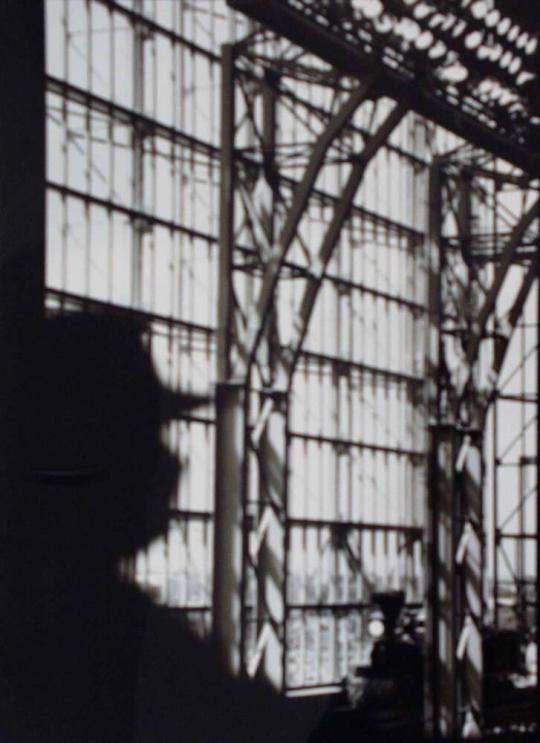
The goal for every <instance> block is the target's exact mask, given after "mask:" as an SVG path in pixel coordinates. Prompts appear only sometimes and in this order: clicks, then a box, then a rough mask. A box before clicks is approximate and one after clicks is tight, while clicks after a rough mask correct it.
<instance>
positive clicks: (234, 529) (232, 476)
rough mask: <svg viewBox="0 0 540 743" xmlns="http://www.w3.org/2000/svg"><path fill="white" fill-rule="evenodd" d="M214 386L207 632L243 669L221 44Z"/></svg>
mask: <svg viewBox="0 0 540 743" xmlns="http://www.w3.org/2000/svg"><path fill="white" fill-rule="evenodd" d="M221 111H222V119H221V196H220V199H221V201H220V236H219V276H220V283H219V299H218V302H219V315H218V323H219V326H218V379H219V383H218V387H217V394H216V444H215V446H216V452H215V516H214V573H213V616H212V634H213V639H214V642H215V643H216V646H217V648H218V650H219V653H220V656H221V659H222V662H223V664H224V666H225V668H226V669H227V670H228V671H229V672H230V673H232V674H234V675H238V674H240V673H241V672H242V670H243V667H244V659H243V649H244V638H243V609H242V607H243V593H244V537H243V531H244V505H245V504H244V500H245V479H246V457H245V451H246V406H247V403H248V401H247V399H246V380H245V379H243V378H242V379H238V380H233V379H231V367H232V364H231V351H232V329H231V323H232V317H233V289H232V271H233V254H234V185H233V184H234V160H233V158H234V134H235V106H234V49H233V46H232V45H230V44H225V45H224V46H223V47H222V100H221Z"/></svg>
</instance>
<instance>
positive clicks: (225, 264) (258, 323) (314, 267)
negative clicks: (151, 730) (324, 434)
mask: <svg viewBox="0 0 540 743" xmlns="http://www.w3.org/2000/svg"><path fill="white" fill-rule="evenodd" d="M236 51H237V48H235V47H233V46H231V45H226V46H225V47H224V48H223V78H222V79H223V98H222V184H221V236H220V272H221V286H220V303H219V306H220V318H219V323H220V325H219V336H220V337H219V349H220V351H219V355H220V384H219V386H218V395H217V400H218V405H217V412H216V415H217V420H216V422H217V429H216V436H217V439H216V450H217V456H216V474H215V477H216V490H215V493H216V506H215V508H216V523H215V558H214V560H215V562H214V564H215V572H214V618H213V620H214V621H213V627H214V636H215V640H216V642H217V644H218V646H219V647H220V648H221V653H222V658H223V661H224V663H225V664H226V666H227V667H228V668H229V670H230V671H231V672H232V673H235V674H240V673H247V674H248V675H254V674H255V673H258V674H261V673H262V674H263V676H264V677H265V678H266V679H267V680H268V681H269V682H270V683H271V684H272V685H273V686H274V687H275V688H282V687H283V684H284V673H285V656H284V644H285V636H284V635H285V625H284V619H285V609H284V606H285V591H286V585H285V583H286V577H285V574H284V555H285V529H284V524H285V520H286V491H287V470H288V462H287V457H288V434H287V420H288V395H289V391H290V386H291V382H292V377H293V373H294V369H295V366H296V363H297V360H298V356H299V354H300V351H301V348H302V343H303V340H304V338H305V335H306V331H307V327H308V324H309V320H310V318H311V315H312V312H313V308H314V305H315V301H316V298H317V295H318V292H319V289H320V287H321V284H322V280H323V276H324V272H325V268H326V266H327V264H328V261H329V260H330V257H331V255H332V252H333V250H334V248H335V246H336V245H337V242H338V239H339V235H340V232H341V229H342V227H343V225H344V224H345V223H346V221H347V219H348V217H349V215H350V213H351V209H352V207H353V202H354V198H355V195H356V193H357V190H358V188H359V185H360V183H361V181H362V178H363V176H364V173H365V172H366V168H367V166H368V164H369V162H370V161H371V160H372V159H373V157H374V156H375V155H376V153H377V152H378V150H379V149H380V148H381V146H383V145H384V144H385V143H386V142H387V140H388V138H389V136H390V135H391V133H392V131H393V130H394V129H395V127H396V126H397V125H398V124H399V123H400V121H401V120H402V119H403V117H404V116H405V114H406V113H407V110H408V107H407V105H406V104H404V103H400V104H397V105H394V107H393V108H392V109H391V111H390V113H389V114H388V115H387V117H386V119H385V120H384V121H383V123H382V124H381V125H380V126H379V127H378V128H377V129H376V130H375V132H374V133H373V134H372V135H370V136H367V137H366V138H365V141H364V147H363V150H362V151H361V152H359V153H358V154H355V156H354V158H353V159H352V162H351V167H350V172H349V176H348V180H347V183H346V185H345V187H344V190H343V192H342V194H341V196H340V198H339V199H338V200H337V201H336V203H335V205H334V210H333V215H332V218H331V221H330V223H329V225H328V228H327V230H326V232H325V234H324V237H323V239H322V243H321V245H320V248H319V250H318V252H317V253H315V254H313V255H311V256H310V259H311V263H310V268H309V271H308V279H307V281H308V283H307V286H306V288H305V291H304V295H303V297H302V300H301V302H300V309H299V312H298V315H297V317H296V318H295V320H294V333H293V337H292V340H291V342H290V343H289V345H288V346H287V347H285V348H283V347H281V346H279V344H278V350H277V352H276V353H275V356H277V359H276V358H274V359H273V360H269V359H268V354H267V353H266V354H265V346H267V345H269V344H271V342H272V340H271V334H272V323H273V320H272V318H273V314H274V311H275V297H276V290H277V287H278V285H279V278H280V275H281V273H282V270H283V267H284V264H285V262H286V258H287V254H288V252H289V249H290V247H291V245H292V244H293V242H294V240H295V238H296V236H297V233H298V227H299V224H300V222H301V220H302V217H303V215H304V213H305V210H306V207H307V206H308V203H309V201H310V197H311V195H312V193H313V190H314V187H315V183H316V181H317V178H318V176H319V174H320V172H321V170H322V168H323V167H324V165H325V158H326V156H327V153H328V151H329V149H330V148H331V146H332V144H333V143H334V142H335V141H336V139H337V138H339V136H340V135H341V134H342V132H343V131H344V129H345V128H346V127H347V125H349V124H350V122H351V120H352V117H353V116H354V114H355V112H356V111H357V110H358V108H359V107H360V106H361V105H362V104H363V103H364V102H365V101H368V100H371V99H372V98H373V96H374V94H375V92H376V85H377V79H378V75H377V73H373V74H368V75H367V77H366V78H365V80H363V81H362V82H361V83H360V84H359V86H358V88H357V89H355V90H353V92H351V93H350V94H349V96H348V98H347V99H346V100H345V102H344V103H342V105H341V106H340V108H339V109H338V111H337V113H335V114H334V115H333V116H331V118H330V119H329V120H328V122H327V124H326V125H325V127H324V129H323V130H322V132H321V133H320V135H319V136H318V138H317V139H316V141H315V142H314V143H313V145H312V147H311V150H310V155H309V160H308V164H307V166H306V168H305V171H304V174H303V176H302V178H301V180H300V182H299V184H298V185H297V186H296V188H295V190H294V194H293V197H292V200H291V203H290V205H289V208H288V210H287V213H286V216H285V218H284V223H283V227H282V229H281V232H280V234H279V236H278V238H277V240H276V241H275V244H274V240H273V232H274V226H273V215H272V213H271V212H272V209H271V210H270V213H267V214H265V215H262V216H261V215H257V213H256V209H255V208H254V206H253V205H250V204H249V203H248V200H249V194H247V193H245V192H244V193H243V194H242V195H243V203H244V205H245V208H246V211H248V217H249V219H250V220H251V221H252V222H253V223H254V222H257V221H258V222H259V224H258V225H257V228H258V229H259V233H260V234H261V235H262V241H261V242H262V245H261V248H260V251H259V256H260V257H261V258H263V260H261V262H262V266H263V283H262V288H261V290H260V292H259V294H258V295H257V296H256V297H255V298H254V299H253V301H252V303H251V305H250V306H249V307H248V308H247V309H246V310H245V313H244V315H243V316H242V314H241V313H240V312H239V309H238V307H237V302H238V300H237V298H236V297H235V292H234V286H233V278H232V277H233V270H234V268H233V267H234V259H233V253H234V250H235V236H234V208H235V207H234V194H235V190H236V189H237V188H238V185H239V184H238V182H237V169H236V166H235V157H237V153H236V151H235V131H236V114H235V110H234V109H235V106H234V102H235V91H236V87H235V54H236ZM260 89H261V95H262V98H263V108H264V114H263V119H264V122H263V126H262V130H263V133H262V137H263V140H264V141H263V143H262V146H263V148H264V150H265V151H266V158H265V178H266V181H267V186H268V189H269V190H270V191H273V190H274V188H275V184H273V183H272V182H271V181H272V177H273V174H272V172H271V171H272V168H271V165H269V164H268V162H267V161H268V153H269V152H272V151H273V150H274V147H275V141H274V140H273V136H274V130H275V129H274V125H275V122H273V119H274V116H275V110H274V107H275V99H274V96H275V90H274V89H273V86H272V80H269V79H262V80H261V81H260ZM275 350H276V346H275V343H274V351H275ZM263 371H266V374H265V373H263ZM255 372H259V373H260V376H261V379H262V380H263V389H262V390H261V391H260V404H259V409H258V412H257V414H256V416H255V417H254V416H253V414H252V410H251V408H252V407H253V402H252V401H250V397H252V394H253V393H252V378H253V374H254V373H255ZM252 456H255V457H256V460H257V466H258V477H259V481H260V489H261V503H262V507H261V509H260V512H259V513H258V514H257V516H256V518H255V520H254V521H253V520H252V519H250V517H249V514H248V513H247V502H246V488H247V484H246V480H247V468H248V462H247V460H248V459H249V458H250V457H252ZM248 564H250V565H251V566H252V567H253V568H254V570H255V573H256V575H257V581H258V597H259V598H258V605H259V606H258V614H259V628H258V639H257V642H256V647H255V652H254V654H253V655H252V657H250V658H248V657H247V656H246V654H245V643H246V631H247V630H246V621H245V612H246V607H245V601H244V597H245V592H246V582H247V579H246V570H247V567H246V566H247V565H248Z"/></svg>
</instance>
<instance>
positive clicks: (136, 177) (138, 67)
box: [131, 0, 146, 309]
mask: <svg viewBox="0 0 540 743" xmlns="http://www.w3.org/2000/svg"><path fill="white" fill-rule="evenodd" d="M135 11H136V12H137V13H142V12H143V3H142V0H135ZM145 33H146V32H145V29H144V28H143V27H142V26H141V24H140V23H138V22H135V23H134V24H133V109H134V111H136V112H137V113H141V114H143V113H144V74H145V71H144V44H145V38H146V37H145ZM144 137H145V132H144V131H143V130H142V129H141V128H140V126H134V127H133V131H132V148H133V181H132V199H133V209H135V210H136V211H138V212H142V211H144ZM144 231H145V225H144V223H143V222H142V221H141V219H140V218H139V217H135V218H134V219H133V220H132V236H131V239H132V246H131V303H132V305H133V306H134V307H135V308H137V309H140V308H141V306H142V250H143V236H144Z"/></svg>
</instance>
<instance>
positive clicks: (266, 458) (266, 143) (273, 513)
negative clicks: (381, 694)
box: [258, 69, 288, 690]
mask: <svg viewBox="0 0 540 743" xmlns="http://www.w3.org/2000/svg"><path fill="white" fill-rule="evenodd" d="M276 82H277V81H276V76H275V73H274V72H273V71H272V70H270V69H267V70H266V71H265V77H264V80H263V83H262V106H263V110H262V116H263V122H262V124H263V125H262V137H263V156H264V178H265V180H266V183H267V186H268V189H269V191H271V194H272V195H271V198H270V199H269V201H268V204H267V208H268V212H267V214H265V215H264V220H263V227H264V230H265V232H266V237H267V240H268V242H269V244H270V245H273V242H274V233H275V224H274V222H275V220H274V205H275V197H276V190H277V188H278V182H277V174H276V170H275V148H276V126H277V123H276V95H277V93H276V90H275V85H276ZM275 315H276V312H275V307H272V309H271V313H270V316H269V317H267V318H262V321H263V323H265V333H266V337H265V338H264V341H265V342H266V343H267V346H268V367H269V369H268V371H269V376H270V378H271V379H272V380H273V382H274V383H276V384H277V385H278V386H279V379H278V378H276V371H275V366H276V362H277V360H278V355H279V353H280V349H279V346H277V347H276V339H277V328H276V316H275ZM271 395H272V402H273V407H272V412H271V413H270V415H269V417H268V421H267V423H266V426H265V429H264V432H263V434H262V436H261V440H260V443H259V453H260V455H259V458H258V459H259V470H260V482H261V490H260V500H261V503H260V507H261V511H262V514H263V518H264V514H265V513H266V514H268V515H269V518H268V521H267V524H268V525H267V527H266V529H265V533H264V538H263V541H262V544H261V547H260V550H259V555H258V571H259V586H260V596H259V599H260V600H259V617H264V620H263V621H265V622H267V623H268V624H267V626H268V628H269V630H268V633H267V640H266V644H265V647H264V652H263V654H262V659H261V663H260V666H259V676H260V677H261V678H262V679H263V680H264V681H265V682H268V683H269V684H270V685H271V686H272V687H273V688H274V689H278V690H281V689H282V688H283V686H284V680H285V679H284V667H285V623H286V616H285V574H286V564H285V563H286V554H285V529H286V526H285V520H286V503H285V484H286V461H287V409H288V403H287V394H286V391H285V389H283V390H280V389H277V390H272V391H271ZM266 399H268V397H267V398H266ZM264 403H265V400H264V399H262V400H261V405H264ZM262 631H264V626H259V628H258V632H259V637H260V636H261V632H262Z"/></svg>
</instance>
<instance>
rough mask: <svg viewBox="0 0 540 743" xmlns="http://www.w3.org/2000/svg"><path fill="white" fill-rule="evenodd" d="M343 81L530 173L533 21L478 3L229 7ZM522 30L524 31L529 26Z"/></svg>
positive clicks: (534, 100) (302, 0) (533, 162)
mask: <svg viewBox="0 0 540 743" xmlns="http://www.w3.org/2000/svg"><path fill="white" fill-rule="evenodd" d="M229 4H230V5H231V7H233V8H236V9H237V10H239V11H241V12H243V13H246V14H247V15H249V16H250V17H252V18H253V19H255V20H257V21H258V22H260V23H262V24H264V25H265V26H266V27H267V28H271V29H273V30H274V31H276V32H278V33H280V34H283V35H284V36H285V37H286V38H289V39H291V40H292V41H295V42H296V43H298V44H299V45H300V46H302V47H304V48H305V49H306V50H309V51H310V52H312V53H314V54H316V55H318V56H320V57H321V58H322V59H324V60H325V61H326V62H328V63H329V64H330V65H332V67H334V68H335V69H337V70H340V71H341V72H342V73H344V74H350V75H363V74H366V73H368V72H373V71H377V73H378V76H379V79H378V90H379V92H380V93H381V94H384V95H388V96H390V97H392V98H394V99H395V100H403V99H404V98H406V99H407V105H409V106H410V108H411V109H413V110H415V111H416V112H418V113H419V114H421V115H422V116H425V117H426V118H428V119H430V120H432V121H434V122H436V123H437V124H440V125H441V126H444V127H445V128H446V129H448V130H450V131H452V132H454V133H455V134H457V135H458V136H461V137H463V138H464V139H466V140H467V141H469V142H471V143H473V144H475V145H476V146H478V147H481V148H485V149H488V150H490V151H492V152H494V153H495V154H497V156H499V157H502V158H504V159H506V160H508V161H509V162H511V163H513V164H515V165H517V166H518V167H520V168H522V169H523V170H524V171H526V172H530V173H535V174H538V172H539V164H540V158H539V155H538V151H539V147H538V142H539V133H540V110H539V109H540V91H539V81H538V67H539V65H538V30H539V29H538V20H536V22H535V20H534V18H531V19H530V23H529V24H528V25H527V27H526V28H523V27H522V26H520V25H519V23H520V22H521V23H522V22H523V19H522V18H519V22H518V21H516V20H515V19H514V18H513V16H512V15H509V14H505V13H504V12H503V11H501V10H499V9H498V8H496V7H492V6H493V4H492V3H488V2H485V1H484V0H474V2H470V1H469V0H463V2H458V1H453V2H452V1H451V0H447V1H445V2H441V1H440V0H438V1H437V2H433V1H430V2H427V1H425V0H421V1H420V0H386V1H385V2H383V1H382V0H318V1H315V2H314V1H313V0H268V2H264V3H261V2H257V0H229ZM531 26H532V28H531Z"/></svg>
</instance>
